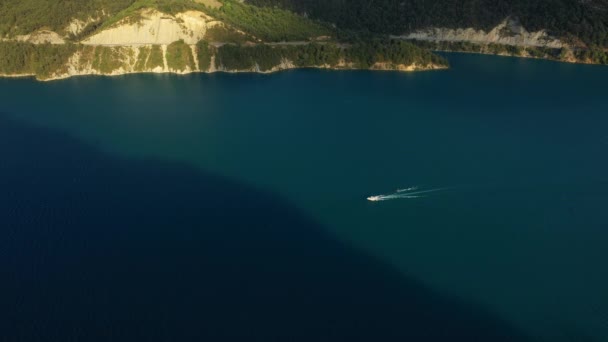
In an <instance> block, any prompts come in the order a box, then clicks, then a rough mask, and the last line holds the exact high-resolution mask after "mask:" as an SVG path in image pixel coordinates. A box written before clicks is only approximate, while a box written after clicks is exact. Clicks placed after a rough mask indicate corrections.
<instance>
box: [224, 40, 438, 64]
mask: <svg viewBox="0 0 608 342" xmlns="http://www.w3.org/2000/svg"><path fill="white" fill-rule="evenodd" d="M284 60H287V61H289V62H291V63H293V64H294V65H295V66H297V67H316V66H328V67H337V66H339V64H340V63H342V65H349V67H351V68H358V69H368V68H370V67H372V66H374V64H376V63H388V64H391V65H407V66H409V65H412V64H417V65H420V66H427V65H431V64H432V65H437V66H447V65H448V62H447V60H445V59H444V58H442V57H440V56H438V55H435V54H433V53H431V52H429V51H428V50H425V49H422V48H420V47H417V46H415V45H414V44H411V43H408V42H402V41H396V40H390V41H388V40H387V41H383V40H377V41H371V42H366V43H358V44H354V45H352V46H348V47H341V46H338V45H336V44H306V45H292V46H268V45H256V46H237V45H224V46H222V47H221V48H219V49H218V52H217V57H216V63H217V64H218V66H220V67H223V68H226V69H232V70H234V69H238V70H243V69H253V68H256V67H257V68H259V70H260V71H269V70H271V69H272V68H274V67H276V66H278V65H279V64H280V63H281V62H282V61H284Z"/></svg>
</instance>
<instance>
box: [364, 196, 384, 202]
mask: <svg viewBox="0 0 608 342" xmlns="http://www.w3.org/2000/svg"><path fill="white" fill-rule="evenodd" d="M367 200H368V201H372V202H378V201H381V200H382V196H369V197H368V198H367Z"/></svg>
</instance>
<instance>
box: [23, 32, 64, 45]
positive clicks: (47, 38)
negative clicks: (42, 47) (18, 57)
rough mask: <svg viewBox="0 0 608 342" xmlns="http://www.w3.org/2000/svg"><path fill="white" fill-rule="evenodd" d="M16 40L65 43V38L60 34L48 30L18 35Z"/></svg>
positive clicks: (35, 42)
mask: <svg viewBox="0 0 608 342" xmlns="http://www.w3.org/2000/svg"><path fill="white" fill-rule="evenodd" d="M14 40H16V41H20V42H26V43H30V44H65V40H63V38H62V37H61V36H60V35H59V34H57V33H56V32H53V31H47V30H40V31H37V32H34V33H30V34H26V35H21V36H16V37H15V39H14Z"/></svg>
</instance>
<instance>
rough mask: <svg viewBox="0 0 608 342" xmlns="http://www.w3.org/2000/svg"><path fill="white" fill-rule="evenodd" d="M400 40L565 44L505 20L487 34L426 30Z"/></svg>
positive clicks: (532, 44) (518, 44)
mask: <svg viewBox="0 0 608 342" xmlns="http://www.w3.org/2000/svg"><path fill="white" fill-rule="evenodd" d="M398 38H401V39H417V40H426V41H449V42H471V43H479V44H488V43H495V44H503V45H515V46H538V47H549V48H562V47H565V46H566V44H565V43H563V42H562V41H560V40H559V39H557V38H555V37H551V36H549V34H548V33H547V32H546V31H545V30H541V31H536V32H528V31H527V30H526V29H525V28H524V27H523V26H522V25H521V24H520V23H519V22H518V21H516V20H513V19H505V20H504V21H503V22H502V23H500V24H499V25H498V26H496V27H495V28H494V29H492V30H491V31H489V32H485V31H483V30H475V29H473V28H459V29H446V28H428V29H425V30H419V31H415V32H412V33H409V34H407V35H403V36H398Z"/></svg>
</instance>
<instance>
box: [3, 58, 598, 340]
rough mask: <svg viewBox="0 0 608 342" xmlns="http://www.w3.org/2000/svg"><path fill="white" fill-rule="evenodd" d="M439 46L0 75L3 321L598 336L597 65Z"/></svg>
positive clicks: (57, 328) (47, 329)
mask: <svg viewBox="0 0 608 342" xmlns="http://www.w3.org/2000/svg"><path fill="white" fill-rule="evenodd" d="M449 58H450V60H451V63H452V66H453V68H452V69H451V70H449V71H440V72H425V73H413V74H400V73H375V72H329V71H315V70H300V71H293V72H285V73H279V74H273V75H255V74H247V75H226V74H217V75H191V76H168V75H165V76H157V75H134V76H125V77H117V78H102V77H84V78H74V79H69V80H64V81H57V82H51V83H38V82H35V81H32V80H27V79H19V80H16V79H12V80H0V156H1V159H0V189H1V192H0V225H1V229H0V274H1V275H2V281H1V282H0V308H1V309H0V330H1V331H2V333H1V334H0V335H1V336H0V340H6V341H32V340H33V341H49V340H53V341H54V340H62V341H70V340H77V341H81V340H91V341H133V340H144V341H174V340H175V341H177V340H182V341H184V340H185V341H190V340H197V341H200V340H209V341H243V340H248V341H358V340H360V341H378V340H380V341H403V340H407V339H410V340H416V341H446V340H450V341H521V340H533V341H537V340H538V341H604V340H606V339H607V338H608V268H607V267H605V263H606V261H607V260H608V249H607V248H606V246H607V245H608V210H607V209H606V205H607V204H608V159H607V158H606V150H607V149H608V99H607V98H606V80H607V79H608V69H607V68H605V67H596V66H584V65H566V64H557V63H551V62H544V61H534V60H520V59H512V58H501V57H489V56H473V55H456V54H455V55H449ZM412 186H418V187H419V188H420V189H421V190H435V189H439V191H436V192H431V193H426V194H423V195H424V197H420V198H409V199H394V200H388V201H382V202H375V203H374V202H369V201H367V200H366V197H368V196H370V195H378V194H392V193H393V192H394V191H395V190H396V189H402V188H407V187H412Z"/></svg>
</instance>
